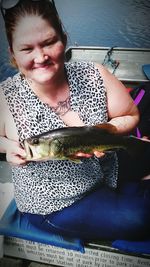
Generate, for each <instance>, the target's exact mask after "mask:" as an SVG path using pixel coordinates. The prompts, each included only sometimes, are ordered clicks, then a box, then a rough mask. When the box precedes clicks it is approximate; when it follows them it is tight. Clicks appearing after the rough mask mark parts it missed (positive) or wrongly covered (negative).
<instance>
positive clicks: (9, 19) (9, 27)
mask: <svg viewBox="0 0 150 267" xmlns="http://www.w3.org/2000/svg"><path fill="white" fill-rule="evenodd" d="M26 15H38V16H40V17H41V18H42V19H44V20H46V21H48V22H49V23H50V24H51V25H52V27H53V28H54V29H55V30H56V31H57V33H58V34H59V35H60V37H61V39H62V42H63V43H66V34H65V32H64V30H63V25H62V22H61V20H60V18H59V15H58V13H57V11H56V9H55V7H54V6H53V4H52V3H51V2H50V1H49V0H41V1H32V0H20V1H19V2H18V4H17V5H16V6H15V7H13V8H10V9H8V10H6V13H5V28H6V35H7V40H8V43H9V46H10V49H11V50H12V43H13V32H14V31H15V27H16V25H17V24H18V23H19V20H20V18H21V17H24V16H26ZM12 63H13V65H14V66H15V62H13V60H12ZM15 67H16V66H15Z"/></svg>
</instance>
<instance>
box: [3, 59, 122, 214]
mask: <svg viewBox="0 0 150 267" xmlns="http://www.w3.org/2000/svg"><path fill="white" fill-rule="evenodd" d="M64 67H65V71H66V75H67V79H68V83H69V88H70V97H71V100H70V101H71V109H72V110H74V111H75V112H77V113H78V115H79V117H80V119H81V120H82V121H83V122H84V123H85V125H95V124H99V123H103V122H107V120H108V115H107V100H106V91H105V88H104V85H103V80H102V78H101V75H100V73H99V71H98V69H97V68H96V67H95V66H94V64H93V63H92V62H72V63H65V65H64ZM1 87H2V89H3V91H4V94H5V97H6V100H7V103H8V105H9V109H10V111H11V113H12V115H13V117H14V121H15V125H16V128H17V131H18V135H19V139H20V141H23V140H24V139H25V138H28V137H31V136H33V135H36V134H40V133H42V132H45V131H49V130H51V129H55V128H60V127H66V125H65V124H64V122H63V121H62V120H61V119H60V118H59V117H58V116H57V115H56V114H55V113H54V112H53V111H52V109H51V107H49V106H48V105H47V104H45V103H43V102H42V101H41V100H40V99H39V98H38V97H37V96H36V95H35V93H34V92H33V91H32V90H31V88H30V86H29V84H28V83H27V81H26V79H24V78H23V77H22V75H21V74H20V73H17V74H16V75H14V76H13V77H9V78H8V79H7V80H6V81H4V82H2V83H1ZM117 176H118V160H117V156H116V153H114V152H112V153H108V155H106V156H104V158H102V159H98V158H96V157H92V158H90V159H83V160H82V163H80V164H77V163H74V162H72V161H69V160H62V161H61V160H58V161H57V160H50V161H46V162H30V163H28V164H27V165H25V166H15V167H14V166H13V167H12V180H13V183H14V194H15V200H16V204H17V207H18V209H19V210H20V211H21V212H29V213H34V214H43V215H45V214H49V213H51V212H54V211H58V210H61V209H62V208H64V207H67V206H69V205H71V204H72V203H74V202H75V201H77V200H79V199H81V198H82V197H83V196H85V194H87V193H88V192H90V191H91V190H94V189H95V188H96V187H97V186H99V185H100V184H101V183H106V184H107V185H108V186H110V187H112V188H116V187H117Z"/></svg>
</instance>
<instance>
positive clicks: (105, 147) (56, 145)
mask: <svg viewBox="0 0 150 267" xmlns="http://www.w3.org/2000/svg"><path fill="white" fill-rule="evenodd" d="M148 143H149V142H147V141H144V140H142V139H139V138H137V137H135V136H130V135H120V134H118V133H117V130H116V127H115V126H113V125H111V124H110V123H102V124H99V125H95V126H80V127H62V128H58V129H54V130H50V131H48V132H43V133H41V134H39V135H35V136H32V137H29V138H26V139H25V140H24V141H23V147H24V149H25V152H26V160H27V161H45V160H71V161H74V162H76V163H79V162H80V157H79V156H78V155H77V153H80V152H82V153H89V154H91V155H93V156H94V151H100V152H104V153H107V151H112V150H117V149H126V150H127V151H129V153H133V152H134V154H136V153H137V152H138V153H143V152H144V150H145V148H146V147H147V146H148ZM149 145H150V143H149ZM82 158H83V156H82Z"/></svg>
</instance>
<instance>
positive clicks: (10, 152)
mask: <svg viewBox="0 0 150 267" xmlns="http://www.w3.org/2000/svg"><path fill="white" fill-rule="evenodd" d="M25 158H26V153H25V150H24V149H23V148H21V147H20V145H19V143H18V142H15V141H10V142H9V147H8V148H7V151H6V159H7V161H8V162H9V163H10V164H12V165H24V164H26V159H25Z"/></svg>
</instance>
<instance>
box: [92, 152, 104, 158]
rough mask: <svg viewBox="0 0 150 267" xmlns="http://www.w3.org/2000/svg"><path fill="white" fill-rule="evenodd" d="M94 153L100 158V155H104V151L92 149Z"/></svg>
mask: <svg viewBox="0 0 150 267" xmlns="http://www.w3.org/2000/svg"><path fill="white" fill-rule="evenodd" d="M94 155H95V156H96V157H97V158H101V157H104V156H105V153H104V152H100V151H94Z"/></svg>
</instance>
